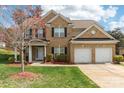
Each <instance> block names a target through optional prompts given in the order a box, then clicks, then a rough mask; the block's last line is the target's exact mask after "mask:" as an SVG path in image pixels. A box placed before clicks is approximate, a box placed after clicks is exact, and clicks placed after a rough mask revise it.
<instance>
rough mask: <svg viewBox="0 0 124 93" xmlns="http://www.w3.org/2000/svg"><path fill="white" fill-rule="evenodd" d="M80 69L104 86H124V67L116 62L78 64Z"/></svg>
mask: <svg viewBox="0 0 124 93" xmlns="http://www.w3.org/2000/svg"><path fill="white" fill-rule="evenodd" d="M78 67H79V68H80V70H81V71H82V72H83V73H84V74H86V75H87V76H88V77H89V78H90V79H92V80H93V81H94V82H95V83H96V84H97V85H99V86H100V87H102V88H124V67H123V66H119V65H114V64H87V65H78Z"/></svg>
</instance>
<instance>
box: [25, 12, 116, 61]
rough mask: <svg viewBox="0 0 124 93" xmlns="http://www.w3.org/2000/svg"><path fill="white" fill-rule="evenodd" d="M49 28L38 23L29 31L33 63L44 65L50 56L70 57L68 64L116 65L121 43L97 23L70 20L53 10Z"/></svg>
mask: <svg viewBox="0 0 124 93" xmlns="http://www.w3.org/2000/svg"><path fill="white" fill-rule="evenodd" d="M42 20H44V22H45V25H46V28H42V27H40V25H39V24H38V25H37V24H36V26H34V27H33V28H30V29H29V30H28V31H27V32H26V34H25V35H26V38H27V40H28V39H30V44H29V47H28V50H27V52H26V53H27V55H28V60H29V62H36V61H37V62H38V61H39V62H41V60H43V58H44V57H46V55H47V54H53V55H54V54H56V53H58V54H60V53H64V54H67V55H68V59H69V60H68V63H106V62H112V61H113V56H114V55H115V44H116V43H117V42H118V41H117V40H116V39H115V38H113V37H112V36H111V35H109V34H108V33H106V32H105V31H104V29H103V27H102V26H100V25H99V24H98V23H97V22H96V21H94V20H70V19H69V18H67V17H65V16H63V15H62V14H59V13H57V12H55V11H53V10H51V11H49V12H48V13H46V14H45V15H44V16H43V17H42Z"/></svg>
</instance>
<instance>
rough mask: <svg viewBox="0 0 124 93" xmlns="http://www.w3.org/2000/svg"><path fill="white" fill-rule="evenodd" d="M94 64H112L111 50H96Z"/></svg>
mask: <svg viewBox="0 0 124 93" xmlns="http://www.w3.org/2000/svg"><path fill="white" fill-rule="evenodd" d="M95 54H96V55H95V56H96V57H95V58H96V63H106V62H112V48H96V49H95Z"/></svg>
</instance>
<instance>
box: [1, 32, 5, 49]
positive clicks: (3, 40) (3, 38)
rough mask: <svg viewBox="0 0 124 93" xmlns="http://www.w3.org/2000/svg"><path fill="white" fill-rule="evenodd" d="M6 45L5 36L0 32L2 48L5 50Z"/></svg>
mask: <svg viewBox="0 0 124 93" xmlns="http://www.w3.org/2000/svg"><path fill="white" fill-rule="evenodd" d="M5 47H6V43H5V35H4V34H3V32H2V31H0V48H5Z"/></svg>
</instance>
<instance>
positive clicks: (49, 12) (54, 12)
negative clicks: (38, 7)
mask: <svg viewBox="0 0 124 93" xmlns="http://www.w3.org/2000/svg"><path fill="white" fill-rule="evenodd" d="M51 13H53V14H55V15H57V12H56V11H54V10H52V9H51V10H50V11H48V12H47V13H45V14H44V15H43V16H42V19H44V18H45V17H46V16H48V15H49V14H51Z"/></svg>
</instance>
